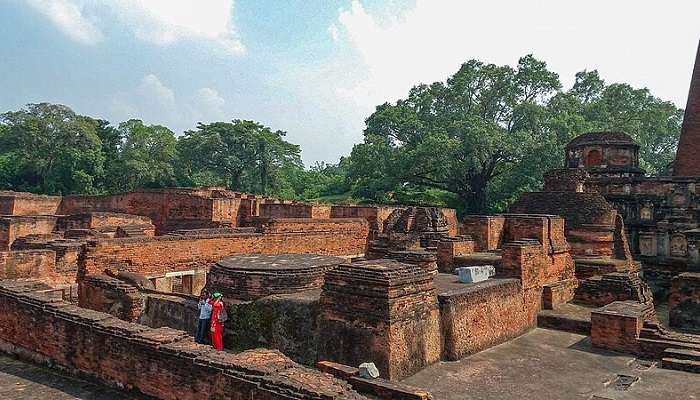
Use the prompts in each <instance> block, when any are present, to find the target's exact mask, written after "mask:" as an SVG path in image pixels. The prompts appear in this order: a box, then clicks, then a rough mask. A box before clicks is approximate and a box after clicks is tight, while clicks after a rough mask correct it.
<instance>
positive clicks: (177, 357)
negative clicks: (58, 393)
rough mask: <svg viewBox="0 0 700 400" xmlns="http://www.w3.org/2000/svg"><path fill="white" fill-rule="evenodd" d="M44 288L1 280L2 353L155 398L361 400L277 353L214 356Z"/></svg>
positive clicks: (179, 336)
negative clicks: (10, 351) (15, 352)
mask: <svg viewBox="0 0 700 400" xmlns="http://www.w3.org/2000/svg"><path fill="white" fill-rule="evenodd" d="M42 287H43V288H44V289H46V288H48V286H46V285H42V284H40V283H37V282H36V281H7V280H6V281H0V342H5V343H6V344H5V345H4V346H3V347H4V348H6V349H7V348H11V347H13V346H16V347H18V348H21V349H24V350H28V351H30V352H32V353H33V354H36V355H38V358H40V357H41V356H43V357H44V358H47V359H48V360H50V361H51V362H52V363H55V364H58V365H61V366H63V367H65V368H68V369H69V370H75V371H78V372H81V373H83V374H86V375H90V376H93V377H95V378H99V379H101V380H103V381H106V382H108V383H111V384H113V385H116V386H118V387H121V388H125V389H134V390H137V391H139V392H142V393H144V394H146V395H149V396H154V397H157V398H160V399H168V400H169V399H173V400H174V399H177V400H201V399H232V400H233V399H236V400H237V399H256V400H278V399H309V400H314V399H318V400H330V399H338V400H340V399H348V400H359V399H365V398H364V397H362V396H360V395H359V394H357V393H356V392H354V391H353V390H352V389H351V388H350V386H349V385H348V384H347V383H345V382H342V381H340V380H338V379H335V378H333V377H331V376H330V375H327V374H323V373H320V372H318V371H315V370H312V369H308V368H304V367H301V366H300V365H298V364H296V363H294V362H292V361H291V360H289V359H288V358H287V357H285V356H284V355H282V354H281V353H280V352H278V351H272V350H262V349H258V350H251V351H246V352H242V353H238V354H233V353H229V352H217V351H215V350H213V349H212V348H211V347H208V346H203V345H198V344H196V343H194V342H193V340H192V337H191V336H189V335H187V334H186V333H185V332H183V331H179V330H174V329H170V328H157V329H152V328H148V327H146V326H143V325H139V324H134V323H128V322H124V321H121V320H119V319H117V318H115V317H112V316H110V315H109V314H105V313H101V312H96V311H92V310H87V309H83V308H80V307H77V306H75V305H72V304H70V303H67V302H64V301H62V300H59V299H57V298H56V297H55V296H53V297H52V296H50V295H47V294H46V293H42V292H41V291H40V289H42ZM28 327H29V328H28ZM7 343H9V344H10V345H7Z"/></svg>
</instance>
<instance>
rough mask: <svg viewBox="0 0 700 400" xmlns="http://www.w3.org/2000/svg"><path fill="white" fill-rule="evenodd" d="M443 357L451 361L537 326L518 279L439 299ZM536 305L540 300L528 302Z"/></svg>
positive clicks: (493, 282)
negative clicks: (528, 310) (528, 309)
mask: <svg viewBox="0 0 700 400" xmlns="http://www.w3.org/2000/svg"><path fill="white" fill-rule="evenodd" d="M438 298H439V301H440V315H441V318H442V335H443V338H444V357H445V358H446V359H447V360H450V361H456V360H459V359H460V358H462V357H464V356H467V355H469V354H473V353H476V352H479V351H481V350H484V349H486V348H489V347H491V346H495V345H497V344H500V343H503V342H506V341H508V340H510V339H512V338H514V337H517V336H519V335H521V334H523V333H524V332H525V331H527V330H529V329H531V328H533V327H535V325H536V321H535V318H534V316H533V315H531V313H529V312H526V309H527V308H531V307H533V306H536V304H534V305H532V304H530V305H526V304H525V303H524V302H525V301H526V297H525V296H524V294H523V290H522V287H521V285H520V282H519V281H518V280H517V279H489V280H488V281H485V282H482V283H479V284H474V285H472V286H471V288H470V289H464V290H459V291H454V292H450V293H447V294H442V295H440V296H438ZM528 301H532V302H537V301H539V300H537V299H528Z"/></svg>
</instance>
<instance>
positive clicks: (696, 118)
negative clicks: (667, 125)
mask: <svg viewBox="0 0 700 400" xmlns="http://www.w3.org/2000/svg"><path fill="white" fill-rule="evenodd" d="M673 175H674V176H700V45H699V46H698V53H697V55H696V57H695V67H694V69H693V77H692V78H691V81H690V92H689V93H688V103H687V105H686V107H685V116H684V118H683V127H682V128H681V138H680V140H679V142H678V151H677V152H676V160H675V161H674V163H673Z"/></svg>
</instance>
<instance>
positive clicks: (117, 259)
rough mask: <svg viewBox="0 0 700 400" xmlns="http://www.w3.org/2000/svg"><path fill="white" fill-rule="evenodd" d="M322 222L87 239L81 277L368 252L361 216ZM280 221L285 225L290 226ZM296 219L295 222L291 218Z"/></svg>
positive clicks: (159, 271)
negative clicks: (294, 227) (296, 228)
mask: <svg viewBox="0 0 700 400" xmlns="http://www.w3.org/2000/svg"><path fill="white" fill-rule="evenodd" d="M331 221H333V222H332V223H328V224H317V225H316V226H315V227H314V229H309V230H308V231H306V232H282V233H276V232H275V233H233V234H212V235H184V236H179V235H177V236H176V235H173V236H159V237H155V238H123V239H103V240H92V241H90V242H88V244H87V246H86V247H85V251H84V252H83V254H82V255H81V259H80V262H79V267H80V272H79V277H81V276H84V275H85V274H94V273H101V272H103V271H104V269H105V268H110V269H114V270H119V271H128V272H137V273H140V274H144V275H151V274H158V273H165V272H171V271H184V270H189V269H205V268H208V267H209V266H210V265H211V264H212V263H214V262H217V261H219V260H221V259H222V258H223V257H226V256H230V255H234V254H280V253H306V254H320V255H329V256H356V255H360V254H364V252H365V247H366V244H367V235H368V227H367V222H366V221H364V220H361V219H353V220H346V221H344V222H342V221H336V220H331ZM285 223H286V222H285V221H280V222H279V223H278V224H277V226H279V225H280V224H285ZM290 223H291V222H290Z"/></svg>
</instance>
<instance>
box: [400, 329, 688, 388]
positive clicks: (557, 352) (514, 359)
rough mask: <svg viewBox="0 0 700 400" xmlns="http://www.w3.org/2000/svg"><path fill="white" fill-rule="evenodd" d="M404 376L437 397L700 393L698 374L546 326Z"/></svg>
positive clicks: (410, 382)
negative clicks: (605, 347)
mask: <svg viewBox="0 0 700 400" xmlns="http://www.w3.org/2000/svg"><path fill="white" fill-rule="evenodd" d="M633 381H634V383H632V384H631V385H629V383H630V382H633ZM403 382H404V383H406V384H409V385H412V386H416V387H419V388H423V389H425V390H428V391H430V392H432V394H433V396H435V399H436V400H543V399H547V400H549V399H552V400H560V399H561V400H577V399H586V400H588V399H591V400H608V399H610V400H627V399H629V400H631V399H634V400H691V399H694V400H698V399H700V374H690V373H686V372H679V371H672V370H665V369H661V368H659V367H658V366H656V365H653V366H651V367H649V363H644V362H640V361H638V360H636V359H635V358H634V357H630V356H626V355H621V354H617V353H612V352H606V351H602V350H598V349H594V348H592V347H591V344H590V339H589V338H588V337H587V336H581V335H576V334H571V333H565V332H560V331H553V330H546V329H535V330H533V331H531V332H529V333H527V334H525V335H523V336H521V337H519V338H517V339H515V340H512V341H510V342H508V343H504V344H502V345H499V346H496V347H493V348H491V349H488V350H485V351H482V352H480V353H477V354H475V355H473V356H470V357H466V358H464V359H462V360H460V361H456V362H440V363H437V364H435V365H432V366H430V367H428V368H426V369H424V370H423V371H421V372H419V373H417V374H416V375H413V376H411V377H409V378H407V379H405V380H404V381H403Z"/></svg>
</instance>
